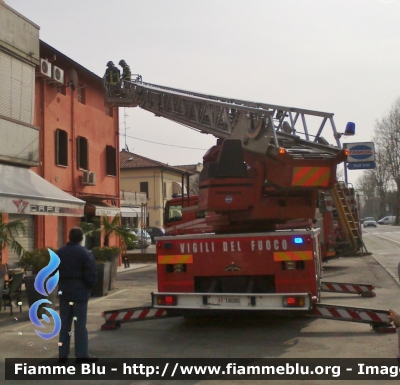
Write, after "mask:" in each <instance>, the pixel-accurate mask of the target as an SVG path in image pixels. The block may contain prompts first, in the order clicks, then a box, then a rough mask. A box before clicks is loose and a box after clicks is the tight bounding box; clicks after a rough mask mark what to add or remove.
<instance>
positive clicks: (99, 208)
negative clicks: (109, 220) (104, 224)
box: [86, 201, 121, 217]
mask: <svg viewBox="0 0 400 385" xmlns="http://www.w3.org/2000/svg"><path fill="white" fill-rule="evenodd" d="M86 207H87V208H88V209H89V210H88V211H89V212H92V213H94V215H96V216H99V217H101V216H102V215H107V216H108V217H114V216H116V215H117V214H120V213H121V210H120V208H119V207H115V206H111V205H108V204H106V203H104V202H90V201H87V202H86Z"/></svg>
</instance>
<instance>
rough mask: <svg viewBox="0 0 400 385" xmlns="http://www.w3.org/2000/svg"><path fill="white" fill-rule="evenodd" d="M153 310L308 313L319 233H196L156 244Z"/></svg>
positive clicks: (315, 288) (316, 278) (316, 276)
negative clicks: (156, 277) (156, 271)
mask: <svg viewBox="0 0 400 385" xmlns="http://www.w3.org/2000/svg"><path fill="white" fill-rule="evenodd" d="M157 256H158V261H157V262H158V292H157V293H153V305H154V307H158V306H159V307H166V306H167V307H168V308H169V309H171V310H174V311H177V312H178V313H182V314H185V312H187V311H194V310H199V311H201V310H205V309H208V310H223V309H235V310H239V309H240V310H276V311H285V310H290V311H293V310H298V311H309V310H310V309H311V306H312V302H313V301H316V300H317V298H318V295H319V283H320V277H321V255H320V248H319V231H318V230H309V231H276V232H270V233H249V234H231V235H221V234H202V235H200V234H199V235H182V236H174V237H168V236H166V237H162V238H159V239H158V240H157Z"/></svg>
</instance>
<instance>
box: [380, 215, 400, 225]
mask: <svg viewBox="0 0 400 385" xmlns="http://www.w3.org/2000/svg"><path fill="white" fill-rule="evenodd" d="M395 221H396V217H395V216H393V215H389V216H387V217H383V218H382V219H379V221H378V223H379V224H380V225H393V224H394V222H395Z"/></svg>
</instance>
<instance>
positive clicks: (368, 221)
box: [363, 217, 377, 228]
mask: <svg viewBox="0 0 400 385" xmlns="http://www.w3.org/2000/svg"><path fill="white" fill-rule="evenodd" d="M363 226H364V228H365V227H376V226H377V224H376V221H375V218H374V217H365V218H364V223H363Z"/></svg>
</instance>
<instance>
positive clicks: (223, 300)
mask: <svg viewBox="0 0 400 385" xmlns="http://www.w3.org/2000/svg"><path fill="white" fill-rule="evenodd" d="M217 300H218V304H219V305H221V306H240V297H217Z"/></svg>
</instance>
